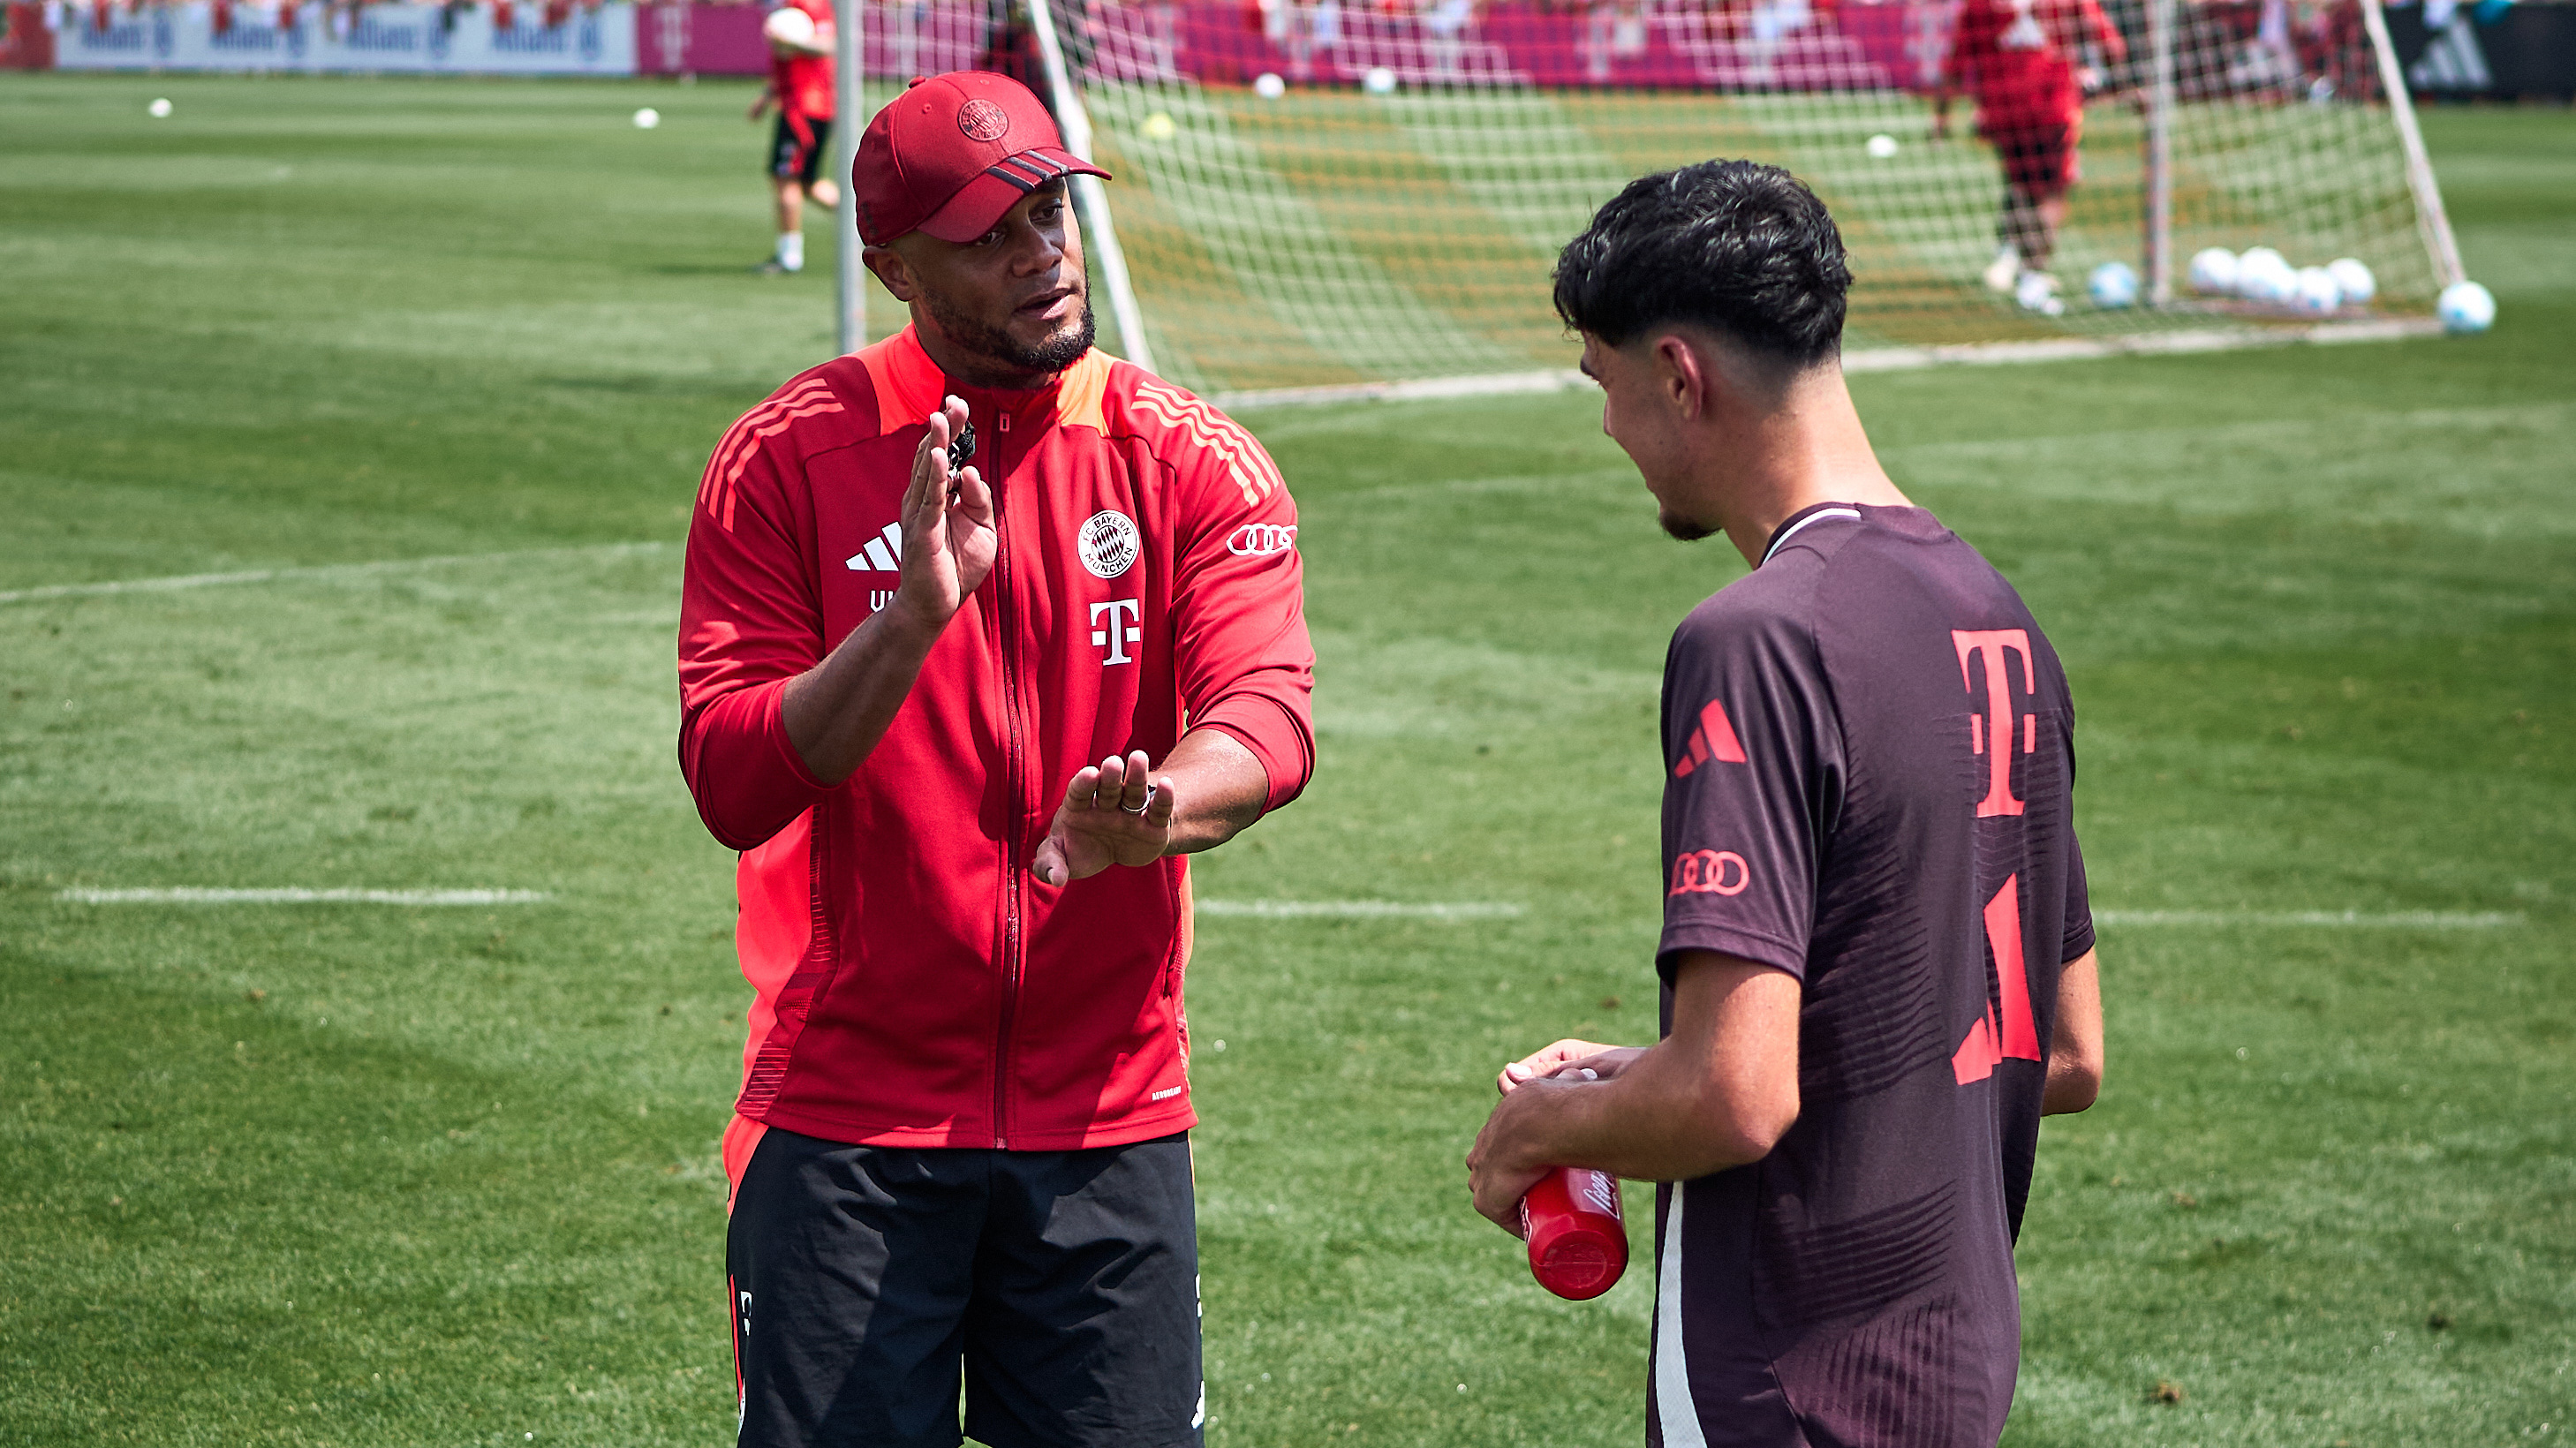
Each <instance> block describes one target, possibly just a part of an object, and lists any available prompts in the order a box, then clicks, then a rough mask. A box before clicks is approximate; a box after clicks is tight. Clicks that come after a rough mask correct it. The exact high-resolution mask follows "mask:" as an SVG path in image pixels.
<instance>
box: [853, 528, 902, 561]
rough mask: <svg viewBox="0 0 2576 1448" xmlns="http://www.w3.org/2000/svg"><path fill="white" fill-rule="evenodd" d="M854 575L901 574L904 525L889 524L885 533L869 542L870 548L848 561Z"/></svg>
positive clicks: (854, 555) (857, 553)
mask: <svg viewBox="0 0 2576 1448" xmlns="http://www.w3.org/2000/svg"><path fill="white" fill-rule="evenodd" d="M847 562H848V564H849V569H850V571H851V572H853V573H901V572H902V571H903V525H902V524H901V523H888V524H886V525H885V531H884V532H883V533H880V534H878V535H877V536H876V537H874V538H871V539H869V540H868V546H867V547H865V548H862V549H860V550H859V551H858V552H856V553H853V554H851V555H850V556H849V558H848V560H847Z"/></svg>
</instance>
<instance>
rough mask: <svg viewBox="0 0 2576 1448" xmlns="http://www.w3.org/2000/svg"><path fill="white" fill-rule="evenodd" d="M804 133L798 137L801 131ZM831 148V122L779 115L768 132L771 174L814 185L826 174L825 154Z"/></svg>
mask: <svg viewBox="0 0 2576 1448" xmlns="http://www.w3.org/2000/svg"><path fill="white" fill-rule="evenodd" d="M800 129H801V130H802V131H803V132H804V134H802V135H799V134H797V133H798V131H799V130H800ZM830 149H832V123H831V122H830V121H828V120H817V119H815V118H814V117H812V116H790V115H788V114H787V112H786V111H785V110H783V109H782V110H781V111H779V113H778V124H777V125H776V126H775V127H774V128H772V129H771V131H770V133H769V174H770V175H772V176H775V177H777V178H778V179H779V180H781V181H794V182H797V183H798V184H800V185H805V186H811V185H813V184H814V179H815V178H816V177H818V176H820V175H822V174H823V153H824V152H826V151H828V150H830Z"/></svg>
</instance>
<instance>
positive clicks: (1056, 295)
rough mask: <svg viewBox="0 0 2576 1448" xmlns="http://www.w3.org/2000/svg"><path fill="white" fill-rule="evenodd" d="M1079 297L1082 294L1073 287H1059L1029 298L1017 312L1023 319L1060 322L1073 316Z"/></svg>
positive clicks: (1021, 304)
mask: <svg viewBox="0 0 2576 1448" xmlns="http://www.w3.org/2000/svg"><path fill="white" fill-rule="evenodd" d="M1079 297H1080V294H1079V293H1077V292H1076V291H1074V289H1073V288H1071V287H1057V288H1055V289H1054V290H1052V291H1046V292H1040V293H1039V294H1038V295H1036V296H1034V297H1031V298H1029V299H1028V300H1027V301H1025V302H1022V303H1020V305H1019V306H1018V307H1017V308H1016V309H1015V310H1016V312H1017V314H1018V315H1020V316H1023V317H1031V318H1035V319H1037V320H1039V321H1058V320H1061V319H1064V318H1067V317H1070V316H1071V315H1072V314H1073V308H1074V306H1075V304H1076V302H1077V301H1078V299H1079Z"/></svg>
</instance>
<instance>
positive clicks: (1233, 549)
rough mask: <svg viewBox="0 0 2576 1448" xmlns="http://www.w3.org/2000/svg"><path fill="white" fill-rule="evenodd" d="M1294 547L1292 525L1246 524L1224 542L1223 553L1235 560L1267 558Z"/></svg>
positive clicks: (1294, 539)
mask: <svg viewBox="0 0 2576 1448" xmlns="http://www.w3.org/2000/svg"><path fill="white" fill-rule="evenodd" d="M1296 546H1297V525H1296V524H1294V523H1246V524H1244V525H1243V526H1242V527H1240V528H1237V529H1235V530H1234V536H1233V537H1231V538H1228V539H1226V540H1225V551H1226V552H1228V553H1231V554H1233V555H1234V556H1235V557H1237V558H1267V557H1269V556H1270V555H1271V554H1273V553H1285V552H1287V551H1288V550H1289V549H1291V548H1294V547H1296Z"/></svg>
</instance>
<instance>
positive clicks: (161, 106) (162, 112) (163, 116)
mask: <svg viewBox="0 0 2576 1448" xmlns="http://www.w3.org/2000/svg"><path fill="white" fill-rule="evenodd" d="M143 109H144V112H145V113H146V114H147V115H149V116H151V117H152V119H154V120H156V121H166V120H168V119H170V100H169V98H168V97H167V96H164V97H162V98H161V99H159V100H156V101H154V102H153V103H152V104H150V105H148V106H145V107H144V108H143Z"/></svg>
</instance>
